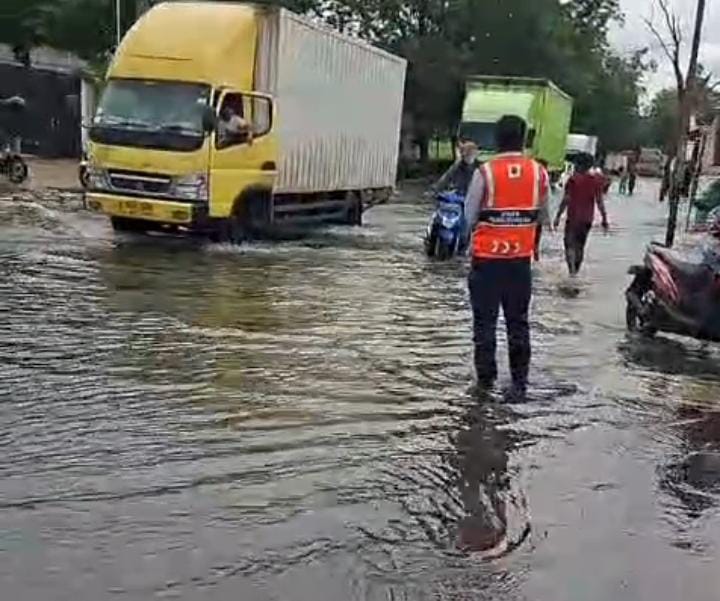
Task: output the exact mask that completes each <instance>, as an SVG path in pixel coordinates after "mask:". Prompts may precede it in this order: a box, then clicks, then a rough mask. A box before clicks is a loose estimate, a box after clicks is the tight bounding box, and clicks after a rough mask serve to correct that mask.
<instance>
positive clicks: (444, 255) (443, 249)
mask: <svg viewBox="0 0 720 601" xmlns="http://www.w3.org/2000/svg"><path fill="white" fill-rule="evenodd" d="M454 246H455V245H454V244H448V243H447V242H445V241H444V240H442V239H441V238H438V241H437V246H436V249H435V254H436V255H437V258H438V259H440V260H441V261H447V260H448V259H449V258H450V257H452V256H453V251H454Z"/></svg>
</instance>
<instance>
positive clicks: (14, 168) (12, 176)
mask: <svg viewBox="0 0 720 601" xmlns="http://www.w3.org/2000/svg"><path fill="white" fill-rule="evenodd" d="M7 172H8V179H9V180H10V181H11V182H12V183H13V184H22V183H23V182H24V181H25V180H26V179H27V178H28V175H29V171H28V166H27V163H25V161H23V160H22V158H21V157H19V156H18V157H11V158H10V160H9V161H8V166H7Z"/></svg>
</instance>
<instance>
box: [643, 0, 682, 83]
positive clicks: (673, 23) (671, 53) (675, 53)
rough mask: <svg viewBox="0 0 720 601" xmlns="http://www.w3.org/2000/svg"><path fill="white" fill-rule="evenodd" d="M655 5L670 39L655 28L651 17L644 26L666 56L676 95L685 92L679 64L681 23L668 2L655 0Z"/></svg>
mask: <svg viewBox="0 0 720 601" xmlns="http://www.w3.org/2000/svg"><path fill="white" fill-rule="evenodd" d="M655 5H656V6H657V7H658V8H659V9H660V12H661V13H662V15H663V20H664V21H665V28H666V29H667V33H668V35H669V37H670V39H669V40H668V39H666V37H665V36H663V34H662V33H660V30H659V29H658V28H657V27H656V26H655V23H654V20H653V17H650V18H649V19H648V18H646V19H645V25H646V26H647V28H648V29H649V30H650V33H652V34H653V36H655V38H656V39H657V41H658V42H659V43H660V47H661V48H662V49H663V52H664V53H665V54H666V56H667V57H668V59H669V60H670V63H671V65H672V68H673V72H674V74H675V80H676V83H677V89H678V94H683V93H684V92H685V79H686V78H685V74H684V73H683V70H682V66H681V64H680V61H681V56H682V45H683V31H682V23H681V21H680V18H679V17H678V16H677V15H676V14H675V13H674V12H673V11H672V10H671V9H670V5H669V4H668V0H655Z"/></svg>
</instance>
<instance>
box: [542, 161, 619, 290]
mask: <svg viewBox="0 0 720 601" xmlns="http://www.w3.org/2000/svg"><path fill="white" fill-rule="evenodd" d="M591 167H592V157H591V156H590V155H581V156H580V157H579V158H578V160H577V163H576V172H575V173H574V174H573V176H572V177H571V178H570V180H569V181H568V183H567V185H566V186H565V196H564V197H563V200H562V202H561V203H560V208H559V209H558V212H557V216H556V217H555V227H556V228H557V227H560V220H561V219H562V216H563V214H564V213H565V211H566V210H567V220H566V222H565V259H566V261H567V266H568V271H569V272H570V275H571V276H575V275H577V274H578V272H579V271H580V268H581V267H582V264H583V260H584V258H585V246H586V245H587V240H588V236H589V235H590V230H591V229H592V226H593V221H594V219H595V207H597V208H598V209H599V211H600V214H601V215H602V227H603V229H604V230H605V231H607V230H608V218H607V211H606V210H605V202H604V200H603V197H604V195H605V193H604V190H605V183H604V181H603V180H601V179H599V178H598V177H597V175H595V174H593V173H591V172H590V169H591Z"/></svg>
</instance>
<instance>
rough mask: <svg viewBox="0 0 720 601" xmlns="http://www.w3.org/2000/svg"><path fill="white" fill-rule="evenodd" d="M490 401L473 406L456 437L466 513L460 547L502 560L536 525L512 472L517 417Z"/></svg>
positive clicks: (458, 540) (460, 529)
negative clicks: (510, 429) (512, 430)
mask: <svg viewBox="0 0 720 601" xmlns="http://www.w3.org/2000/svg"><path fill="white" fill-rule="evenodd" d="M489 400H491V399H489V398H486V397H484V396H481V397H480V398H478V399H476V402H472V403H471V404H469V405H468V408H467V411H466V412H465V414H464V415H463V418H462V422H461V429H460V430H459V432H458V433H457V435H456V437H455V449H456V454H455V456H454V457H453V458H452V460H451V465H453V467H454V468H455V470H456V473H457V488H458V493H459V498H460V500H461V502H462V507H463V513H464V515H463V516H462V518H461V519H460V520H459V522H458V524H457V534H456V536H455V545H456V547H457V548H458V549H459V550H461V551H464V552H467V553H473V554H479V555H480V556H481V557H485V558H497V557H500V556H502V555H504V554H507V553H509V552H511V551H512V550H514V549H515V548H517V547H518V546H519V545H520V544H522V542H523V541H524V540H525V539H526V538H527V536H528V535H529V534H530V522H529V517H528V511H527V504H526V500H525V497H524V495H523V494H522V492H521V491H519V490H517V489H516V487H515V486H514V483H513V476H512V472H511V471H510V470H509V469H508V466H509V462H510V457H509V453H510V452H511V451H512V448H513V447H512V444H513V441H512V436H511V434H510V433H509V432H508V431H507V430H506V429H504V428H507V427H508V426H509V425H510V424H511V421H512V418H513V414H512V413H511V412H510V410H509V409H508V408H507V407H502V406H499V405H497V404H493V403H491V402H488V401H489ZM509 520H513V521H512V523H510V522H509Z"/></svg>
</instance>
